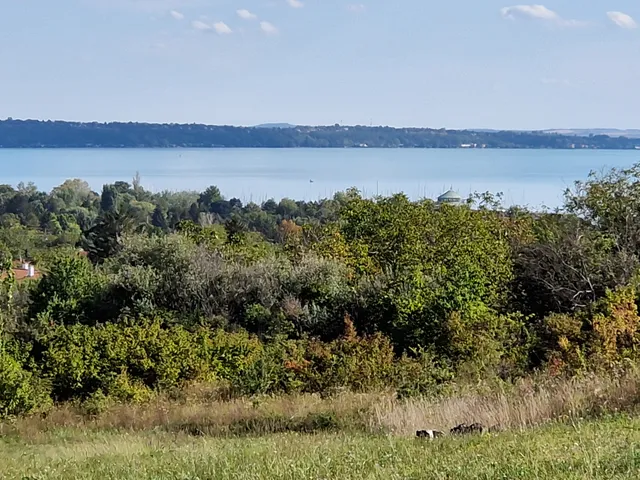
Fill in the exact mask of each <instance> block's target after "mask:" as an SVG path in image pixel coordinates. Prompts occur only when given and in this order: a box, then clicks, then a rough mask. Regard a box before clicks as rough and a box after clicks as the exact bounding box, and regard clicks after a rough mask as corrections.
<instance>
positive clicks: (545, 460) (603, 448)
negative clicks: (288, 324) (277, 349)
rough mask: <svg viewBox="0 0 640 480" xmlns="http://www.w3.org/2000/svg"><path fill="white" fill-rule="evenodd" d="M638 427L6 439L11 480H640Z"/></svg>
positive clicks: (608, 422)
mask: <svg viewBox="0 0 640 480" xmlns="http://www.w3.org/2000/svg"><path fill="white" fill-rule="evenodd" d="M639 475H640V419H636V418H632V417H628V416H616V417H610V418H608V419H601V420H599V421H582V422H577V423H573V424H556V425H548V426H545V427H540V428H537V429H528V430H523V431H513V432H505V433H500V434H496V435H484V436H476V437H469V438H453V437H445V438H442V439H438V440H434V441H421V440H418V439H414V438H408V437H401V436H384V435H370V434H364V433H362V434H346V433H321V434H315V435H308V434H300V433H283V434H271V435H266V436H258V437H232V438H220V437H209V436H200V437H194V436H189V435H186V434H184V433H168V432H162V431H145V432H137V433H136V432H131V431H130V432H123V431H96V430H80V429H77V428H57V429H54V430H52V431H48V432H43V433H41V434H39V435H36V436H33V437H32V438H29V439H26V438H24V437H23V436H21V435H18V434H8V435H5V436H4V437H2V438H1V439H0V478H3V479H4V478H6V479H49V478H51V479H54V478H55V479H80V478H96V479H184V480H187V479H189V480H195V479H236V480H238V479H259V478H265V479H296V480H297V479H385V480H386V479H461V480H464V479H498V478H504V479H516V478H517V479H534V478H535V479H589V478H602V479H636V478H638V476H639Z"/></svg>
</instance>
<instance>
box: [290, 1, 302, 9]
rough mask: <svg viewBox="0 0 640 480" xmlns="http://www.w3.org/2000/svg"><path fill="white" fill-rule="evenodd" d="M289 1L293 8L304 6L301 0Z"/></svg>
mask: <svg viewBox="0 0 640 480" xmlns="http://www.w3.org/2000/svg"><path fill="white" fill-rule="evenodd" d="M287 3H288V4H289V6H290V7H293V8H302V7H304V3H302V2H301V1H300V0H287Z"/></svg>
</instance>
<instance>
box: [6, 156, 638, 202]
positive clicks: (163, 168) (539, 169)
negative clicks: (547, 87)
mask: <svg viewBox="0 0 640 480" xmlns="http://www.w3.org/2000/svg"><path fill="white" fill-rule="evenodd" d="M638 161H640V151H603V150H588V151H574V150H462V149H451V150H448V149H447V150H436V149H428V150H422V149H420V150H418V149H171V150H167V149H113V150H112V149H68V150H67V149H23V150H13V149H0V165H2V174H1V178H0V183H9V184H12V185H15V184H17V183H18V182H20V181H25V182H28V181H33V182H35V183H36V185H37V186H38V187H39V188H40V189H43V190H50V189H51V188H52V187H54V186H56V185H59V184H60V183H62V182H63V181H64V180H66V179H69V178H82V179H84V180H87V181H88V182H89V184H90V185H91V186H92V187H93V188H94V189H95V190H96V191H100V190H101V188H102V185H103V184H105V183H111V182H114V181H116V180H125V181H131V179H132V177H133V176H134V175H135V173H136V171H138V172H140V175H141V177H142V184H143V186H144V187H145V188H147V189H149V190H152V191H160V190H165V189H167V190H203V189H204V188H206V187H207V186H209V185H217V186H218V187H219V188H220V190H221V191H222V193H223V195H225V197H227V198H231V197H238V198H240V199H241V200H243V201H245V202H246V201H255V202H260V201H264V200H266V199H268V198H271V197H273V198H275V199H280V198H282V197H290V198H294V199H304V200H317V199H319V198H324V197H329V196H332V195H333V194H334V193H335V192H336V191H340V190H344V189H346V188H349V187H356V188H358V189H360V190H361V191H362V192H363V193H364V194H365V195H375V194H383V195H388V194H391V193H395V192H400V191H402V192H405V193H406V194H407V195H409V196H410V197H412V198H420V197H430V198H435V197H437V196H438V195H439V194H440V193H442V192H443V191H445V190H447V189H449V187H453V188H454V189H455V190H457V191H458V192H459V193H460V194H461V195H463V196H466V195H467V194H469V193H471V192H474V191H482V192H484V191H491V192H503V193H504V198H505V203H507V204H519V205H529V206H531V207H537V206H540V205H547V206H550V207H554V206H557V205H559V204H560V203H561V201H562V192H563V191H564V189H565V188H566V187H567V186H570V185H572V184H573V182H574V181H575V180H578V179H584V178H586V176H587V175H588V173H589V171H591V170H597V171H600V170H602V169H607V168H611V167H627V166H631V165H633V164H634V163H636V162H638Z"/></svg>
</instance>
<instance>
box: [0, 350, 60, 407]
mask: <svg viewBox="0 0 640 480" xmlns="http://www.w3.org/2000/svg"><path fill="white" fill-rule="evenodd" d="M50 404H51V397H49V395H48V392H47V390H46V388H45V387H44V384H43V382H41V381H39V379H38V378H37V377H35V376H34V375H33V374H32V373H31V372H28V371H26V370H24V369H23V368H22V366H21V365H20V363H19V362H18V361H17V360H16V359H15V358H14V357H13V356H11V355H10V354H9V353H8V352H6V351H5V350H4V348H3V345H2V343H0V418H1V417H7V416H14V415H22V414H29V413H32V412H34V411H36V410H42V409H45V408H47V407H48V406H49V405H50Z"/></svg>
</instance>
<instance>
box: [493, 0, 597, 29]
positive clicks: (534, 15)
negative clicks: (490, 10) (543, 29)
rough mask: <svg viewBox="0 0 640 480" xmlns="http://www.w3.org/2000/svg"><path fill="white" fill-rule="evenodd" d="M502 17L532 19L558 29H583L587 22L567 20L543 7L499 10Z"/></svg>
mask: <svg viewBox="0 0 640 480" xmlns="http://www.w3.org/2000/svg"><path fill="white" fill-rule="evenodd" d="M500 13H502V16H503V17H504V18H506V19H509V20H518V19H533V20H539V21H543V22H547V23H549V24H553V25H557V26H560V27H584V26H586V25H588V22H583V21H581V20H567V19H565V18H562V17H561V16H560V15H559V14H558V13H556V12H554V11H553V10H551V9H549V8H547V7H545V6H544V5H513V6H511V7H504V8H503V9H502V10H500Z"/></svg>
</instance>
